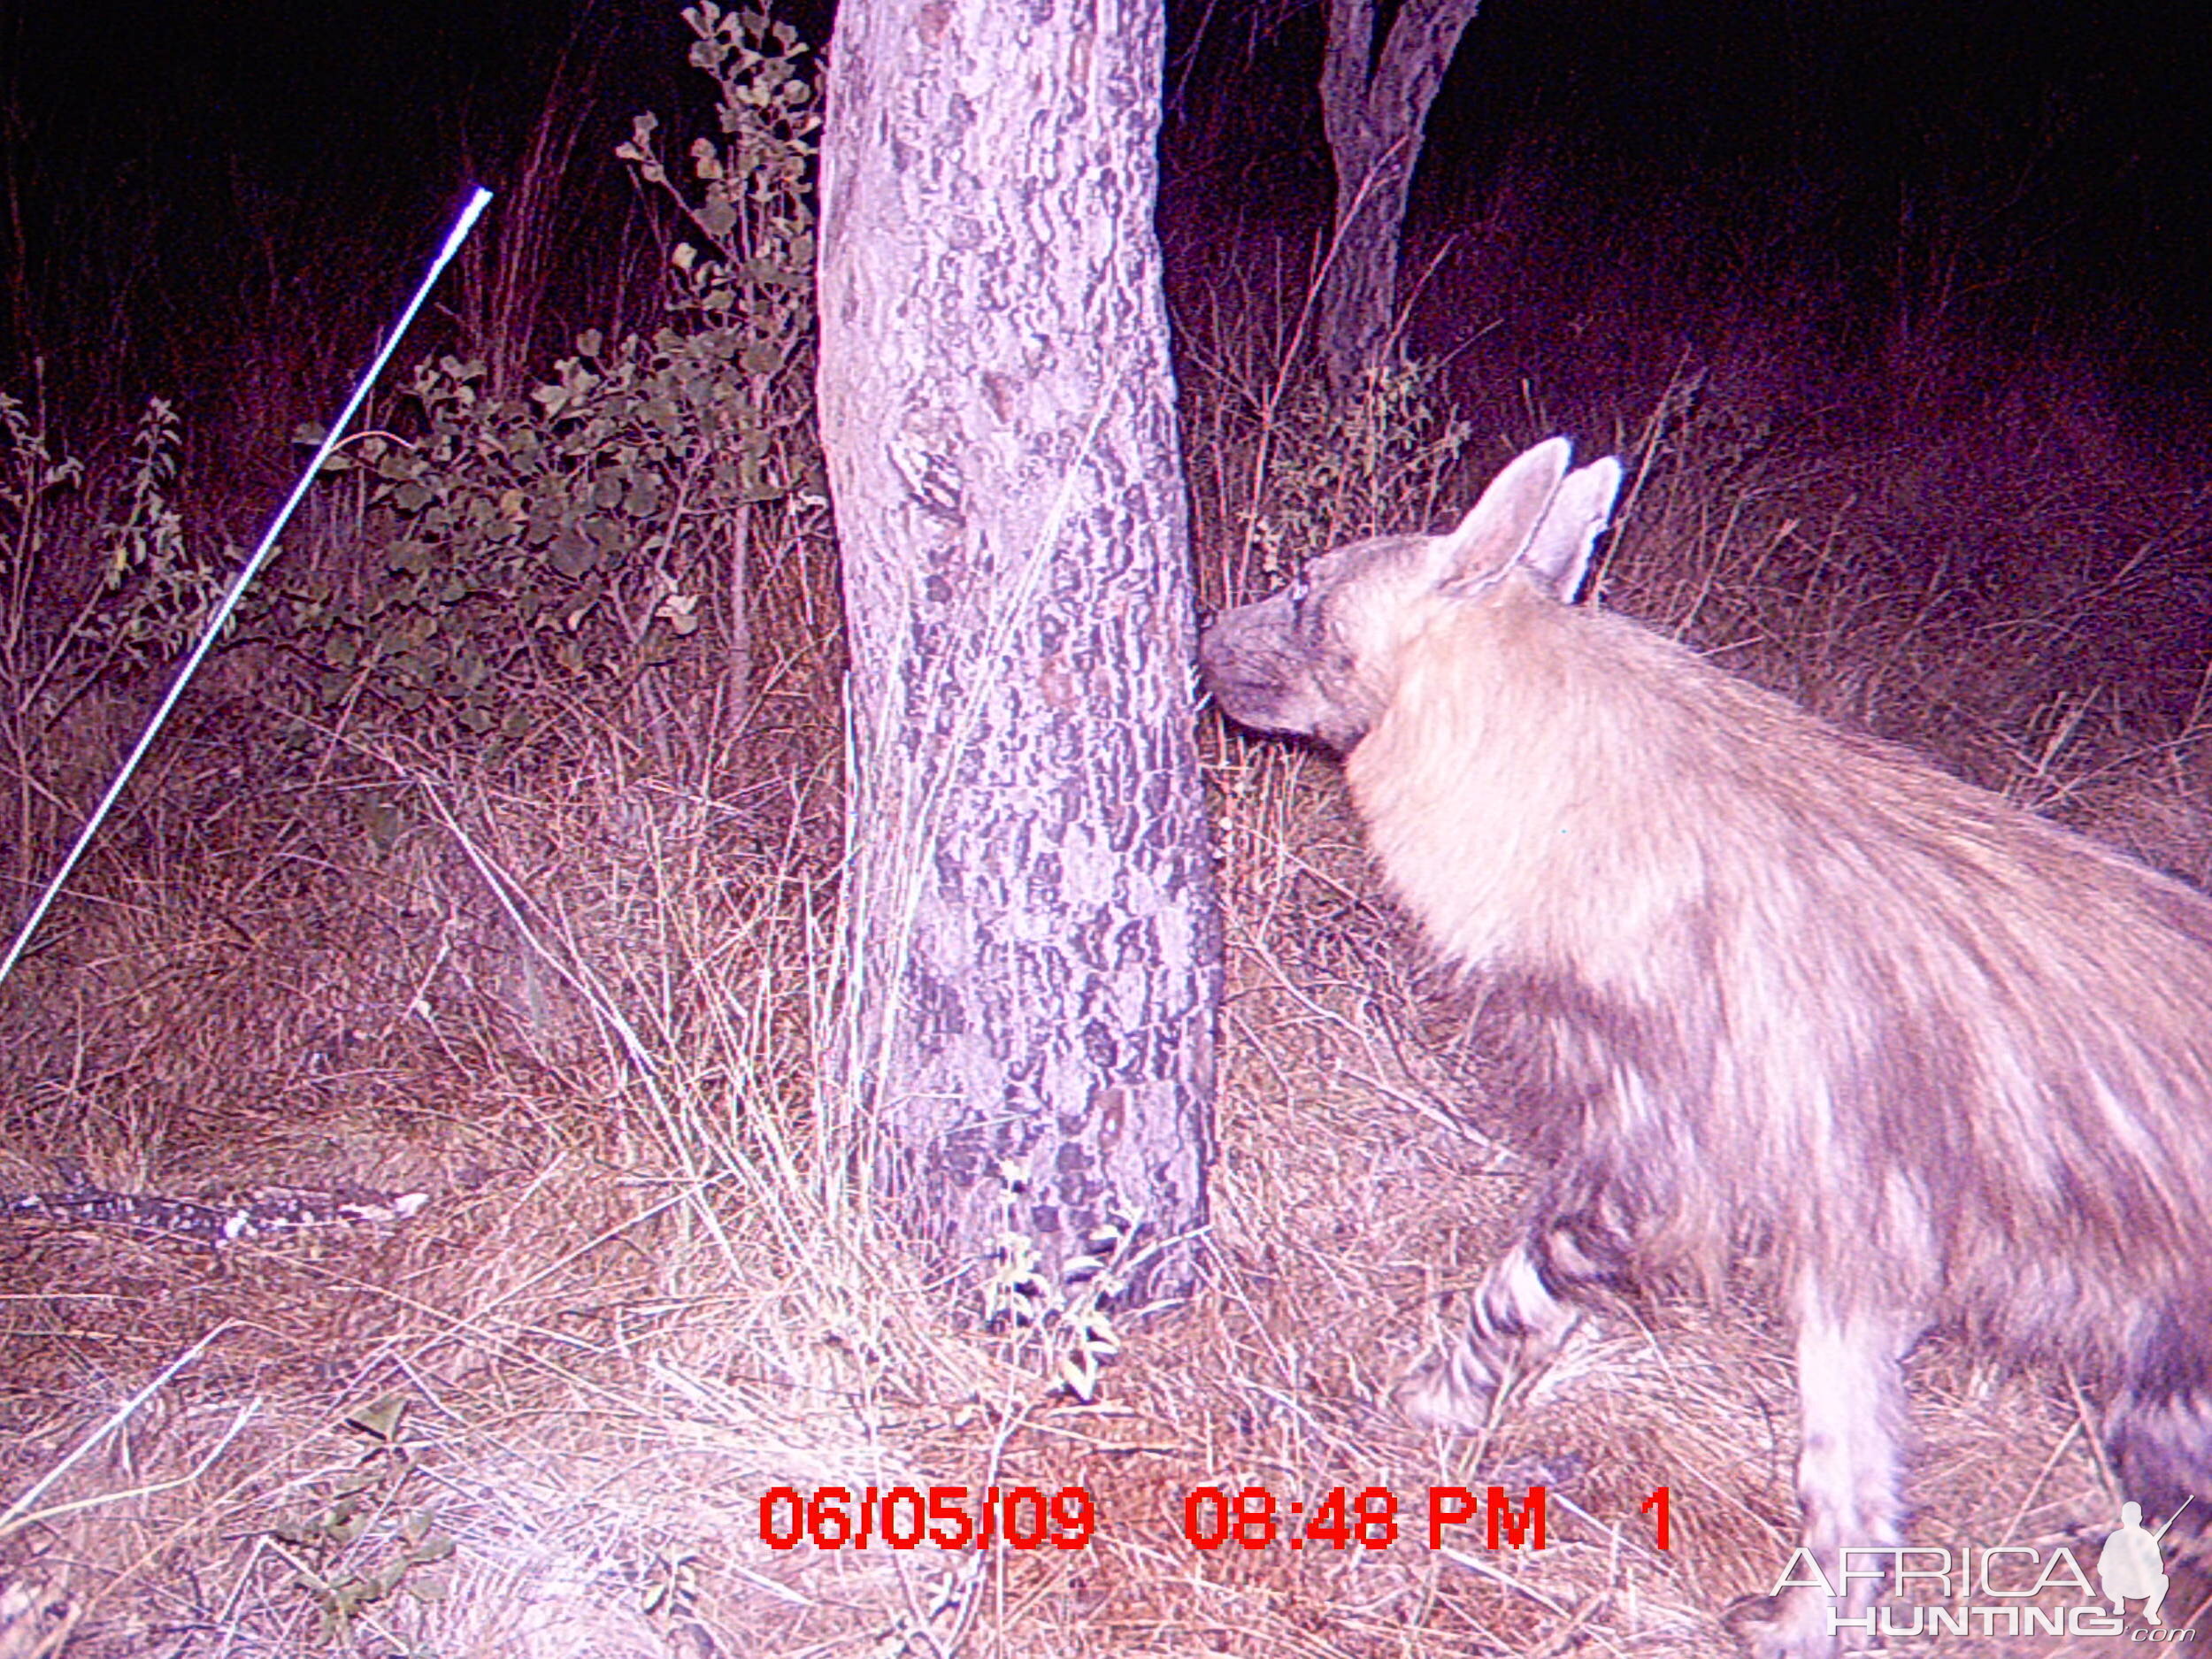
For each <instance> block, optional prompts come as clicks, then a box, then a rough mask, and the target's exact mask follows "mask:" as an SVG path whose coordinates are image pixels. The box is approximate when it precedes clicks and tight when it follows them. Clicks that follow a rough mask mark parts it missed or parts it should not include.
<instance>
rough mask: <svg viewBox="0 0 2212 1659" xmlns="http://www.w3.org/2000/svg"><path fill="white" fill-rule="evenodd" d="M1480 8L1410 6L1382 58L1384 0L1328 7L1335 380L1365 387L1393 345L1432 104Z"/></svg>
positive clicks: (1443, 2)
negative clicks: (1378, 31) (1378, 25)
mask: <svg viewBox="0 0 2212 1659" xmlns="http://www.w3.org/2000/svg"><path fill="white" fill-rule="evenodd" d="M1481 3H1482V0H1405V4H1403V5H1402V6H1401V7H1399V9H1398V15H1397V18H1396V19H1395V20H1394V21H1393V22H1392V24H1391V26H1390V37H1389V39H1388V40H1387V41H1386V42H1385V43H1384V46H1383V49H1382V57H1381V59H1380V61H1379V62H1378V61H1377V60H1376V58H1375V0H1329V44H1328V51H1327V55H1326V57H1325V59H1324V61H1323V64H1322V68H1321V121H1322V127H1323V129H1324V130H1325V132H1326V134H1328V140H1329V157H1330V159H1331V161H1332V162H1333V163H1334V164H1335V167H1336V223H1335V229H1334V233H1333V236H1332V237H1331V242H1330V253H1329V265H1328V268H1327V270H1326V271H1325V273H1323V275H1322V279H1321V295H1320V304H1319V312H1320V342H1321V354H1322V361H1323V364H1324V365H1325V367H1326V369H1327V371H1328V376H1329V383H1330V385H1331V386H1333V388H1336V390H1337V391H1339V392H1340V393H1342V392H1349V391H1352V390H1355V389H1356V388H1357V387H1358V384H1359V381H1360V377H1361V375H1362V373H1363V372H1364V371H1365V370H1366V369H1368V368H1369V367H1370V366H1371V365H1374V364H1376V363H1378V362H1379V361H1380V360H1381V358H1382V357H1383V354H1384V351H1385V349H1386V348H1387V346H1388V345H1389V343H1390V340H1391V336H1392V331H1393V327H1394V324H1395V322H1396V319H1397V311H1398V242H1399V238H1400V236H1401V234H1402V233H1403V231H1404V229H1405V222H1406V197H1407V195H1408V193H1409V191H1410V190H1411V189H1412V188H1413V169H1414V165H1415V164H1416V163H1417V162H1418V161H1419V160H1420V159H1421V142H1422V136H1423V132H1424V129H1425V127H1426V125H1427V122H1428V118H1429V105H1430V104H1432V103H1433V102H1435V99H1436V91H1437V88H1439V87H1440V86H1442V85H1443V84H1444V72H1445V71H1446V70H1448V69H1449V68H1450V67H1451V66H1452V55H1453V54H1454V53H1455V52H1456V51H1457V50H1459V37H1460V36H1461V35H1463V34H1464V33H1465V32H1466V29H1467V26H1468V24H1470V23H1471V22H1473V21H1474V17H1475V12H1476V11H1477V9H1478V8H1479V6H1480V4H1481Z"/></svg>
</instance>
